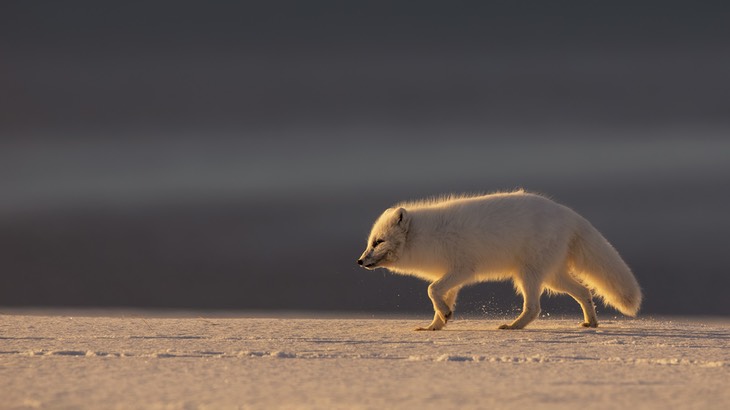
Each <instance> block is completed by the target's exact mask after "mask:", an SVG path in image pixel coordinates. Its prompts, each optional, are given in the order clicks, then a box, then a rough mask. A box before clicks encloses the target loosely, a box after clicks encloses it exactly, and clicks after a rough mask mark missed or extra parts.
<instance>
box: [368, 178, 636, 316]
mask: <svg viewBox="0 0 730 410" xmlns="http://www.w3.org/2000/svg"><path fill="white" fill-rule="evenodd" d="M357 263H358V264H359V265H360V266H362V267H364V268H366V269H375V268H381V267H382V268H387V269H389V270H391V271H393V272H395V273H401V274H408V275H414V276H417V277H419V278H421V279H425V280H427V281H429V282H430V283H431V284H430V285H429V286H428V296H429V298H430V299H431V301H432V302H433V309H434V311H435V314H434V317H433V321H432V322H431V324H430V325H428V326H426V327H419V328H418V329H416V330H440V329H441V328H443V327H444V326H445V325H446V322H448V320H449V319H450V318H451V315H452V314H453V312H454V307H455V304H456V296H457V293H458V292H459V289H461V287H463V286H465V285H469V284H472V283H477V282H482V281H490V280H506V279H510V278H511V279H512V281H513V282H514V285H515V288H516V289H517V291H518V292H519V293H521V294H522V297H523V299H524V304H523V307H522V313H521V314H520V315H519V317H517V319H515V321H513V322H512V323H511V324H504V325H502V326H500V327H499V328H500V329H521V328H523V327H525V326H526V325H527V324H529V323H530V322H532V321H533V320H534V319H535V318H536V317H537V316H538V315H539V314H540V295H542V293H543V291H544V290H545V289H547V290H548V291H549V292H554V293H567V294H568V295H570V296H572V297H573V299H575V300H576V301H577V302H578V303H579V304H580V306H581V308H582V309H583V318H584V321H583V323H581V325H582V326H585V327H597V326H598V320H597V319H596V309H595V306H594V304H593V298H592V295H591V290H592V291H593V292H594V293H595V294H596V295H597V296H600V297H601V298H602V299H603V301H604V303H606V304H608V305H611V306H613V307H615V308H616V309H618V310H619V311H621V312H622V313H623V314H625V315H628V316H635V315H636V313H637V312H638V310H639V306H640V305H641V298H642V296H641V289H640V288H639V284H638V282H637V281H636V278H635V277H634V275H633V274H632V273H631V270H629V268H628V266H626V263H624V261H623V260H622V259H621V257H620V256H619V254H618V252H616V250H615V249H614V248H613V246H611V244H609V243H608V241H607V240H606V239H605V238H604V237H603V236H602V235H601V234H600V233H599V232H598V231H597V230H596V228H594V227H593V226H592V225H591V224H590V223H589V222H588V221H587V220H585V219H584V218H583V217H581V216H580V215H578V214H577V213H576V212H575V211H573V210H571V209H569V208H567V207H565V206H563V205H559V204H557V203H555V202H553V201H551V200H549V199H547V198H545V197H543V196H540V195H537V194H531V193H526V192H524V191H521V190H520V191H516V192H510V193H496V194H490V195H483V196H462V197H448V198H444V199H436V200H424V201H417V202H406V203H401V204H398V205H396V206H395V207H393V208H390V209H387V210H386V211H385V212H383V214H382V215H381V216H380V217H379V218H378V219H377V220H376V221H375V224H374V225H373V228H372V231H371V232H370V236H369V238H368V243H367V248H366V249H365V252H363V254H362V256H360V258H359V259H358V261H357Z"/></svg>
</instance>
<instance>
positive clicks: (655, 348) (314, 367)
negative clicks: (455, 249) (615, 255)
mask: <svg viewBox="0 0 730 410" xmlns="http://www.w3.org/2000/svg"><path fill="white" fill-rule="evenodd" d="M92 313H93V312H91V313H90V312H76V314H75V315H73V316H70V315H68V313H66V314H63V313H56V314H49V313H48V312H43V313H35V314H27V313H23V312H11V314H3V315H0V408H3V409H25V408H89V409H92V408H93V409H97V408H150V409H206V408H211V409H226V408H246V409H248V408H261V409H270V408H287V409H296V408H352V409H360V408H362V409H376V408H377V409H380V408H419V409H428V408H433V409H445V408H495V409H502V408H505V409H507V408H548V409H549V408H556V409H557V408H560V409H567V408H582V409H586V408H587V409H593V408H598V409H600V408H606V409H609V408H613V409H615V408H621V407H627V408H637V409H638V408H656V409H666V408H703V409H713V408H716V409H720V408H727V407H728V403H730V349H729V347H730V319H727V318H715V319H706V318H704V319H703V318H640V319H635V320H630V319H615V318H610V319H606V318H603V321H602V322H601V324H600V327H599V328H597V329H586V328H580V327H578V326H577V324H578V319H579V318H572V319H557V318H553V317H550V318H542V319H539V320H537V321H536V322H534V323H532V324H531V325H530V326H529V327H528V328H527V329H524V330H519V331H514V330H513V331H508V330H497V329H496V328H497V326H498V325H499V324H501V323H502V322H503V320H497V319H494V318H483V317H470V318H459V317H457V318H456V320H455V321H453V322H452V323H449V325H448V327H447V328H446V329H445V330H442V331H439V332H415V331H413V330H412V329H414V328H415V327H417V326H422V325H424V324H427V322H429V317H427V316H428V315H426V314H424V315H423V317H419V318H412V317H407V318H392V317H370V318H363V317H354V318H332V317H324V318H323V317H320V318H316V315H310V317H292V316H284V315H279V316H276V315H272V316H271V317H260V316H259V317H251V315H248V317H246V316H247V315H246V314H241V317H220V316H218V317H211V316H208V317H201V316H195V315H187V317H172V316H168V317H160V316H159V315H157V316H154V315H151V314H144V313H143V314H141V315H140V314H134V315H129V314H121V313H117V314H102V315H99V314H98V313H97V314H95V315H94V316H91V314H92ZM84 315H86V316H84ZM599 319H600V318H599Z"/></svg>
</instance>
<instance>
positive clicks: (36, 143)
mask: <svg viewBox="0 0 730 410" xmlns="http://www.w3.org/2000/svg"><path fill="white" fill-rule="evenodd" d="M728 21H730V12H729V10H728V9H727V6H724V5H723V4H722V3H717V4H710V5H708V4H703V3H687V4H686V5H684V6H679V5H675V4H673V3H658V4H656V5H654V6H648V5H645V6H642V5H636V4H633V3H626V4H621V3H616V2H611V3H610V4H603V3H601V4H599V3H595V2H589V3H586V2H575V3H569V4H568V3H566V4H563V3H560V2H549V3H547V2H535V3H534V4H533V3H525V2H519V3H516V2H488V3H486V4H485V3H476V4H475V6H474V7H466V6H464V5H463V4H461V5H460V4H456V3H449V2H416V3H410V4H400V3H395V2H386V3H383V4H380V3H372V2H362V3H359V2H333V3H328V2H323V1H312V2H254V4H251V5H248V4H243V5H242V4H235V5H231V4H228V3H216V2H198V3H188V2H170V3H159V2H144V3H141V4H138V5H135V4H130V3H127V2H114V3H106V2H87V3H78V2H47V3H43V2H6V3H4V4H3V5H2V6H0V56H1V58H0V306H6V307H57V306H58V307H140V308H186V309H187V308H189V309H272V310H326V311H387V312H394V313H398V312H411V311H418V312H422V313H423V314H424V315H428V314H429V311H430V306H431V304H430V302H429V301H428V298H427V296H426V284H425V283H423V282H421V281H419V280H417V279H413V278H409V277H402V276H394V275H390V274H385V273H384V271H375V272H368V271H365V270H361V269H359V268H358V267H357V266H356V264H355V260H356V258H357V257H358V256H359V255H360V253H361V251H362V248H363V247H364V246H365V239H366V237H367V234H368V230H369V228H370V225H371V224H372V222H373V220H374V218H375V217H377V216H378V215H379V213H380V212H381V211H382V210H383V209H384V208H386V207H388V206H390V205H391V204H393V203H394V202H399V201H402V200H407V199H415V198H420V197H423V196H433V195H439V194H444V193H451V192H490V191H496V190H511V189H514V188H517V187H524V188H525V189H527V190H531V191H536V192H541V193H545V194H546V195H548V196H550V197H552V198H554V199H555V200H557V201H559V202H561V203H563V204H565V205H568V206H570V207H572V208H573V209H575V210H576V211H578V212H579V213H581V214H582V215H583V216H585V217H586V218H587V219H588V220H590V221H591V222H592V223H593V224H594V225H595V226H596V227H597V228H598V229H599V230H600V231H602V232H603V233H604V235H605V236H606V237H607V238H608V239H609V241H611V242H612V243H613V244H614V245H615V247H616V248H617V249H618V250H619V252H620V253H621V254H622V255H623V257H624V258H625V260H626V261H627V262H628V264H629V265H630V266H631V267H632V268H633V270H634V272H635V274H636V276H637V278H638V279H639V282H640V283H641V284H642V286H643V288H644V291H645V294H646V299H645V304H644V308H643V311H644V312H645V313H652V314H714V315H727V314H730V302H729V301H728V299H727V297H726V289H727V287H728V286H730V275H729V274H730V271H729V270H730V268H728V266H729V265H728V262H727V254H726V252H727V248H728V245H730V243H728V239H727V238H728V235H727V232H728V230H730V217H729V216H728V213H727V211H728V209H730V190H729V188H730V137H729V136H730V116H729V114H730V75H728V73H730V24H728ZM543 301H544V302H545V310H546V311H547V312H558V313H568V312H569V313H572V314H575V316H576V320H578V319H577V318H578V317H579V316H580V314H579V312H580V311H579V308H578V306H577V304H575V303H574V302H573V301H572V300H569V298H567V297H560V298H551V299H547V298H544V299H543ZM520 305H521V300H520V299H519V298H518V297H515V296H514V292H513V290H512V288H511V286H510V285H509V284H496V283H491V284H481V285H477V286H474V287H471V288H469V289H467V290H466V291H464V292H463V297H462V298H461V299H460V304H459V310H460V311H461V312H473V313H474V312H476V313H488V314H494V313H498V314H508V315H512V314H514V310H515V308H517V307H518V306H520ZM601 310H603V311H604V315H605V314H606V313H605V311H606V309H601Z"/></svg>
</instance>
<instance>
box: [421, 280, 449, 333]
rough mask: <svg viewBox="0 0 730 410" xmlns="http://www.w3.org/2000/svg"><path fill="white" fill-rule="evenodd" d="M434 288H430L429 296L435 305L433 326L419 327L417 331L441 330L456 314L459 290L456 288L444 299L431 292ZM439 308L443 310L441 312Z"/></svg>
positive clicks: (447, 293)
mask: <svg viewBox="0 0 730 410" xmlns="http://www.w3.org/2000/svg"><path fill="white" fill-rule="evenodd" d="M432 286H433V285H431V286H429V288H428V289H429V291H428V296H429V297H430V298H431V301H432V302H433V305H434V315H433V321H431V324H430V325H428V326H426V327H418V328H416V329H415V330H441V329H443V327H444V326H446V323H447V322H448V321H449V320H450V319H451V317H452V316H453V314H454V308H455V307H456V306H455V305H456V295H457V294H458V292H459V289H458V288H454V289H451V290H449V291H448V292H446V294H445V295H444V297H443V298H438V297H437V295H436V294H434V292H433V291H432V290H431V289H432ZM434 299H436V300H439V301H440V302H441V303H437V302H436V301H434ZM437 306H438V307H437ZM439 307H440V308H441V310H440V311H439Z"/></svg>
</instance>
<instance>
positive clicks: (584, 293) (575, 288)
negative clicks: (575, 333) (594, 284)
mask: <svg viewBox="0 0 730 410" xmlns="http://www.w3.org/2000/svg"><path fill="white" fill-rule="evenodd" d="M546 286H547V287H548V288H549V289H551V290H553V291H555V292H558V293H567V294H568V295H570V296H571V297H572V298H573V299H575V301H576V302H578V304H580V307H581V309H583V323H581V326H583V327H598V318H597V316H596V306H595V304H594V303H593V296H592V295H591V291H590V290H588V289H587V288H586V287H585V286H583V285H581V284H580V283H579V282H578V281H577V280H575V279H574V278H573V277H571V276H570V274H568V273H561V274H558V275H556V276H555V277H553V278H551V279H550V280H549V281H548V282H547V283H546Z"/></svg>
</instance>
